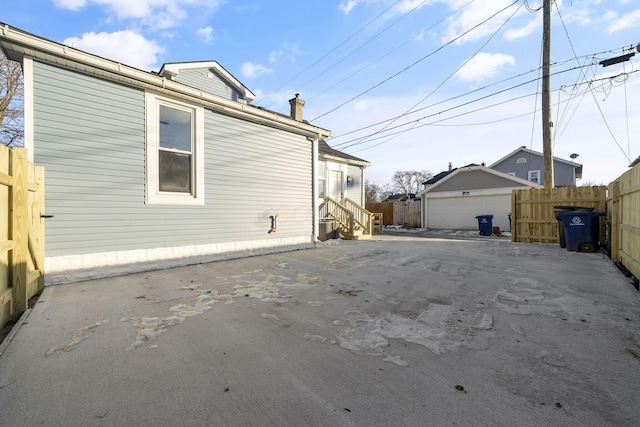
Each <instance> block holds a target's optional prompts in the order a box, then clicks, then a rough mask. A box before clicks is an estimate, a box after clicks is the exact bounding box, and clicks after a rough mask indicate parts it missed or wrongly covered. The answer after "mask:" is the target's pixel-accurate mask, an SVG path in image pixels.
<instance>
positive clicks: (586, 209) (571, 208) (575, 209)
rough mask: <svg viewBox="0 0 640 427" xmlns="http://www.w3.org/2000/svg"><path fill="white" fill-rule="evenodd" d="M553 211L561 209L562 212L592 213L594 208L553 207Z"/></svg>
mask: <svg viewBox="0 0 640 427" xmlns="http://www.w3.org/2000/svg"><path fill="white" fill-rule="evenodd" d="M553 209H561V210H564V211H589V212H591V211H593V210H594V209H595V208H591V207H588V206H554V207H553Z"/></svg>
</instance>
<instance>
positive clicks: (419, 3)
mask: <svg viewBox="0 0 640 427" xmlns="http://www.w3.org/2000/svg"><path fill="white" fill-rule="evenodd" d="M429 3H430V2H428V1H426V2H425V1H424V0H403V1H401V2H400V3H398V4H397V5H396V7H395V9H396V11H398V13H401V14H404V13H408V12H411V11H412V10H413V9H416V8H417V9H421V8H422V7H424V6H428V5H429Z"/></svg>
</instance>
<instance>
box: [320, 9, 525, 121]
mask: <svg viewBox="0 0 640 427" xmlns="http://www.w3.org/2000/svg"><path fill="white" fill-rule="evenodd" d="M519 1H520V0H517V1H514V2H513V3H511V4H510V5H508V6H506V7H504V8H502V9H500V10H499V11H498V12H496V13H494V14H493V15H491V16H490V17H489V18H487V19H485V20H484V21H482V22H480V23H479V24H476V25H474V26H473V27H471V28H470V29H468V30H467V31H465V32H463V33H462V34H460V35H459V36H457V37H455V38H453V39H452V40H450V41H448V42H447V43H445V44H444V45H442V46H440V47H439V48H437V49H436V50H434V51H432V52H431V53H429V54H427V55H425V56H423V57H422V58H420V59H418V60H417V61H415V62H414V63H412V64H411V65H409V66H407V67H405V68H403V69H402V70H400V71H398V72H397V73H395V74H393V75H392V76H390V77H387V78H386V79H384V80H383V81H381V82H380V83H378V84H376V85H374V86H372V87H370V88H369V89H367V90H365V91H364V92H361V93H359V94H358V95H356V96H354V97H352V98H350V99H348V100H347V101H345V102H343V103H342V104H340V105H338V106H337V107H334V108H332V109H331V110H329V111H327V112H326V113H323V114H321V115H319V116H317V117H315V118H314V119H312V120H311V121H315V120H318V119H319V118H321V117H324V116H326V115H328V114H331V113H333V112H335V111H337V110H339V109H340V108H342V107H344V106H345V105H347V104H349V103H351V102H353V101H355V100H356V99H358V98H360V97H361V96H362V95H365V94H367V93H369V92H371V91H372V90H374V89H376V88H378V87H380V86H382V85H383V84H385V83H387V82H388V81H390V80H392V79H394V78H395V77H398V76H399V75H400V74H402V73H404V72H405V71H407V70H409V69H411V68H413V67H415V66H416V65H418V64H419V63H420V62H422V61H424V60H425V59H427V58H429V57H431V56H433V55H434V54H436V53H437V52H439V51H441V50H442V49H444V48H445V47H447V46H449V45H450V44H452V43H454V42H456V41H457V40H460V39H461V38H462V37H464V36H466V35H467V34H469V33H470V32H472V31H473V30H475V29H476V28H478V27H480V26H481V25H484V24H485V23H487V22H489V21H490V20H491V19H493V18H495V17H496V16H497V15H499V14H500V13H502V12H504V11H505V10H507V9H509V8H510V7H512V6H513V5H514V4H516V3H518V2H519Z"/></svg>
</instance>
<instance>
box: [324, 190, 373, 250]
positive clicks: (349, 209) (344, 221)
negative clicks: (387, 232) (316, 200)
mask: <svg viewBox="0 0 640 427" xmlns="http://www.w3.org/2000/svg"><path fill="white" fill-rule="evenodd" d="M319 218H320V223H321V228H322V224H323V223H325V224H326V223H335V231H336V232H337V234H339V236H335V237H340V238H342V239H345V240H365V239H370V238H371V236H372V235H373V234H376V233H382V229H383V227H384V225H383V217H382V214H381V213H373V212H369V211H368V210H366V209H365V208H363V207H362V206H360V205H359V204H357V203H356V202H354V201H353V200H351V199H349V198H345V199H344V203H339V202H338V201H337V200H335V199H333V198H331V197H325V198H324V200H323V202H322V204H321V205H320V217H319ZM321 231H323V230H321ZM324 231H325V232H324V233H320V234H323V235H324V239H323V236H319V238H320V240H326V239H327V238H330V237H326V236H327V234H328V233H326V229H325V230H324Z"/></svg>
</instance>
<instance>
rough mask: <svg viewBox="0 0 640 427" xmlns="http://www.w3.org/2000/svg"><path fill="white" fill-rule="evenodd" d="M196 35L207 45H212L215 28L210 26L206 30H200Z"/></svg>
mask: <svg viewBox="0 0 640 427" xmlns="http://www.w3.org/2000/svg"><path fill="white" fill-rule="evenodd" d="M196 34H197V35H198V37H200V39H202V41H204V42H205V43H211V41H212V40H213V28H211V27H209V26H207V27H204V28H198V30H197V31H196Z"/></svg>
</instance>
